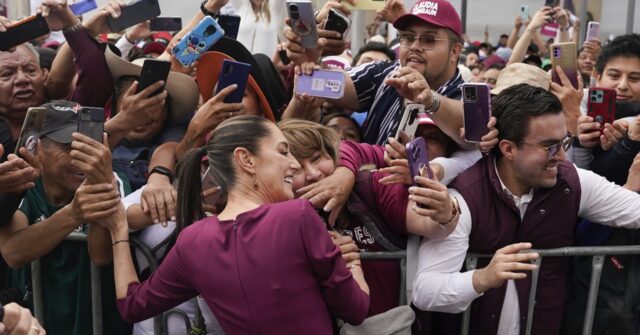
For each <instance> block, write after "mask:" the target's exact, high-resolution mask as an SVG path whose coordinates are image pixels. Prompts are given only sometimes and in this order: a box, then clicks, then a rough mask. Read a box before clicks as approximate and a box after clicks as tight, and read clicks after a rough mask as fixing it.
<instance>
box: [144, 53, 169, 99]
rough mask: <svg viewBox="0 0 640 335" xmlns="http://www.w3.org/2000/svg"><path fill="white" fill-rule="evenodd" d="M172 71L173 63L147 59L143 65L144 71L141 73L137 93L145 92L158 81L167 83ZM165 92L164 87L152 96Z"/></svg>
mask: <svg viewBox="0 0 640 335" xmlns="http://www.w3.org/2000/svg"><path fill="white" fill-rule="evenodd" d="M170 70H171V62H167V61H162V60H156V59H147V60H145V61H144V63H143V64H142V70H141V71H140V80H139V81H138V88H137V91H136V93H139V92H140V91H142V90H144V89H145V88H147V87H149V86H151V85H153V84H154V83H156V82H158V81H161V80H162V81H164V82H165V83H166V82H167V77H169V71H170ZM162 90H164V86H163V87H161V88H159V89H157V90H156V91H155V92H153V93H151V95H150V96H154V95H156V94H159V93H161V92H162Z"/></svg>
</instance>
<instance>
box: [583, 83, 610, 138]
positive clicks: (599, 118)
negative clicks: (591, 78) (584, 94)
mask: <svg viewBox="0 0 640 335" xmlns="http://www.w3.org/2000/svg"><path fill="white" fill-rule="evenodd" d="M588 97H589V100H587V115H588V116H591V117H592V118H593V120H594V121H595V122H598V123H600V132H602V131H603V130H604V124H605V123H610V124H611V123H613V121H615V119H616V91H615V90H613V89H610V88H601V87H591V88H589V95H588Z"/></svg>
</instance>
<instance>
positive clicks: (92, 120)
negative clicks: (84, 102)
mask: <svg viewBox="0 0 640 335" xmlns="http://www.w3.org/2000/svg"><path fill="white" fill-rule="evenodd" d="M78 132H79V133H80V134H83V135H86V136H88V137H91V138H92V139H94V140H96V141H98V142H100V143H102V136H103V133H104V110H103V109H102V108H98V107H82V108H80V110H79V111H78Z"/></svg>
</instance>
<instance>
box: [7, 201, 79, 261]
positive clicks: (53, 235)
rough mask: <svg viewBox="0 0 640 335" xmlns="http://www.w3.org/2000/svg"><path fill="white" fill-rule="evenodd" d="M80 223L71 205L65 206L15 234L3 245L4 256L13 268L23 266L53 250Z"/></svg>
mask: <svg viewBox="0 0 640 335" xmlns="http://www.w3.org/2000/svg"><path fill="white" fill-rule="evenodd" d="M79 224H80V223H79V222H77V221H76V219H75V218H74V217H73V216H72V215H71V209H70V207H69V206H65V207H63V208H62V209H60V210H59V211H57V212H56V213H55V214H53V215H52V216H50V217H49V218H48V219H46V220H44V221H41V222H38V223H35V224H32V225H30V226H28V227H26V228H24V229H21V230H19V231H17V232H16V233H15V234H13V236H11V237H10V238H9V239H8V240H7V241H6V243H5V244H4V245H3V246H2V256H3V257H4V259H5V260H6V261H7V264H8V265H9V266H10V267H11V268H14V269H17V268H19V267H22V266H24V265H25V264H27V263H29V262H31V261H34V260H36V259H38V258H40V257H42V256H44V255H46V254H47V253H49V252H50V251H51V250H53V248H55V247H56V246H58V245H59V244H60V243H61V242H62V241H63V240H64V239H65V238H66V237H67V235H69V234H70V233H71V232H72V231H73V230H74V229H75V228H76V227H77V226H78V225H79ZM25 246H29V247H28V248H25Z"/></svg>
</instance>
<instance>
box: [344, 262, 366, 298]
mask: <svg viewBox="0 0 640 335" xmlns="http://www.w3.org/2000/svg"><path fill="white" fill-rule="evenodd" d="M349 271H351V275H352V276H353V279H354V280H355V281H356V283H357V284H358V286H359V287H360V289H361V290H362V292H364V293H366V294H367V295H369V285H368V284H367V282H366V281H365V280H364V273H363V272H362V267H361V266H359V265H358V266H351V268H349Z"/></svg>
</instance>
